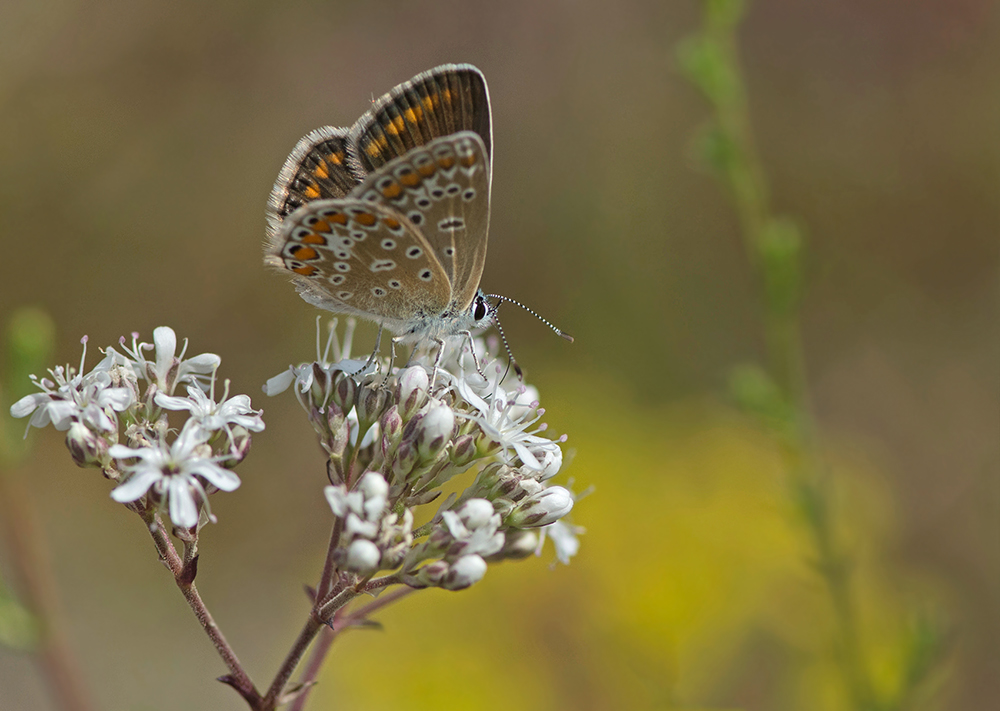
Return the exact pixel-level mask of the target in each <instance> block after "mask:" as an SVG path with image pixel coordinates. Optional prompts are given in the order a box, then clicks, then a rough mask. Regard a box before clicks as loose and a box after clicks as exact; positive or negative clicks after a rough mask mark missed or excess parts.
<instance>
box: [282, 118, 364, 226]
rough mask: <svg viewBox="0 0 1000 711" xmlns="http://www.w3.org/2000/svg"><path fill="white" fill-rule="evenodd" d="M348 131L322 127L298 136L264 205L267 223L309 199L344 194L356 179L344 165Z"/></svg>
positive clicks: (356, 181) (309, 200) (290, 211)
mask: <svg viewBox="0 0 1000 711" xmlns="http://www.w3.org/2000/svg"><path fill="white" fill-rule="evenodd" d="M349 133H350V131H349V129H346V128H334V127H333V126H324V127H323V128H318V129H316V130H315V131H313V132H311V133H310V134H308V135H307V136H305V137H304V138H302V139H301V140H300V141H299V142H298V143H297V144H296V146H295V148H294V149H293V150H292V153H291V155H289V156H288V159H287V160H286V161H285V165H284V166H283V167H282V169H281V172H280V173H279V174H278V180H277V181H276V182H275V184H274V188H273V189H272V190H271V197H270V199H269V200H268V204H267V217H268V226H269V229H270V230H271V232H272V234H277V231H278V228H279V226H280V224H281V222H282V221H283V220H284V219H285V217H287V216H288V215H290V214H291V213H293V212H294V211H295V210H296V209H298V208H299V207H301V206H302V205H305V204H306V203H308V202H312V201H313V200H324V199H329V198H342V197H345V196H346V195H347V194H348V193H349V192H350V191H351V190H352V189H353V188H354V187H356V186H357V184H358V183H359V182H360V177H363V176H360V177H356V176H355V175H353V174H352V173H351V172H350V171H349V170H348V167H347V164H348V158H347V153H348V149H347V145H348V140H349V139H348V135H349Z"/></svg>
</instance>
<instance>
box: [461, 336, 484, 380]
mask: <svg viewBox="0 0 1000 711" xmlns="http://www.w3.org/2000/svg"><path fill="white" fill-rule="evenodd" d="M459 335H462V336H465V338H466V339H468V341H469V353H471V354H472V362H473V364H475V366H476V372H477V373H479V374H480V375H481V376H482V377H483V380H486V379H487V378H486V373H484V372H483V366H482V365H480V363H479V356H477V355H476V342H475V341H474V340H473V339H472V331H462V332H461V333H460V334H459Z"/></svg>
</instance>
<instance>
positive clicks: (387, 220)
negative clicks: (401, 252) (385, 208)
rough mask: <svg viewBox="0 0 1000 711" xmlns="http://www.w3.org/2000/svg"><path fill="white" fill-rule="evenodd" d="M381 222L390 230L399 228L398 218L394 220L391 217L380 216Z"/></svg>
mask: <svg viewBox="0 0 1000 711" xmlns="http://www.w3.org/2000/svg"><path fill="white" fill-rule="evenodd" d="M382 223H383V224H384V225H385V226H386V227H388V228H389V229H390V230H398V229H399V220H394V219H392V218H391V217H383V218H382Z"/></svg>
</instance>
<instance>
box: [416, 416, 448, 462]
mask: <svg viewBox="0 0 1000 711" xmlns="http://www.w3.org/2000/svg"><path fill="white" fill-rule="evenodd" d="M454 429H455V413H454V412H453V411H452V409H451V408H450V407H447V406H446V405H437V406H435V407H432V408H431V409H430V410H428V411H427V413H426V414H425V415H424V418H423V419H422V420H421V421H420V426H419V427H418V428H417V440H416V441H417V451H418V452H419V453H420V456H421V458H422V459H424V461H430V460H432V459H434V458H435V457H436V456H437V455H438V453H439V452H440V451H441V450H442V449H444V446H445V445H446V444H448V441H449V440H450V439H451V435H452V432H453V431H454Z"/></svg>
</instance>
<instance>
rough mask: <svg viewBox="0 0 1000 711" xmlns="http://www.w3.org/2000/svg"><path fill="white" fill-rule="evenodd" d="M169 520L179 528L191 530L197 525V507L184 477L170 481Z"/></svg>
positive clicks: (173, 478)
mask: <svg viewBox="0 0 1000 711" xmlns="http://www.w3.org/2000/svg"><path fill="white" fill-rule="evenodd" d="M170 520H171V521H173V522H174V524H175V525H177V526H180V527H181V528H191V527H192V526H194V525H196V524H197V523H198V506H197V505H196V504H195V502H194V496H193V495H192V494H191V487H190V485H189V484H188V482H187V480H186V479H185V478H184V477H179V476H178V477H172V478H171V479H170Z"/></svg>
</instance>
